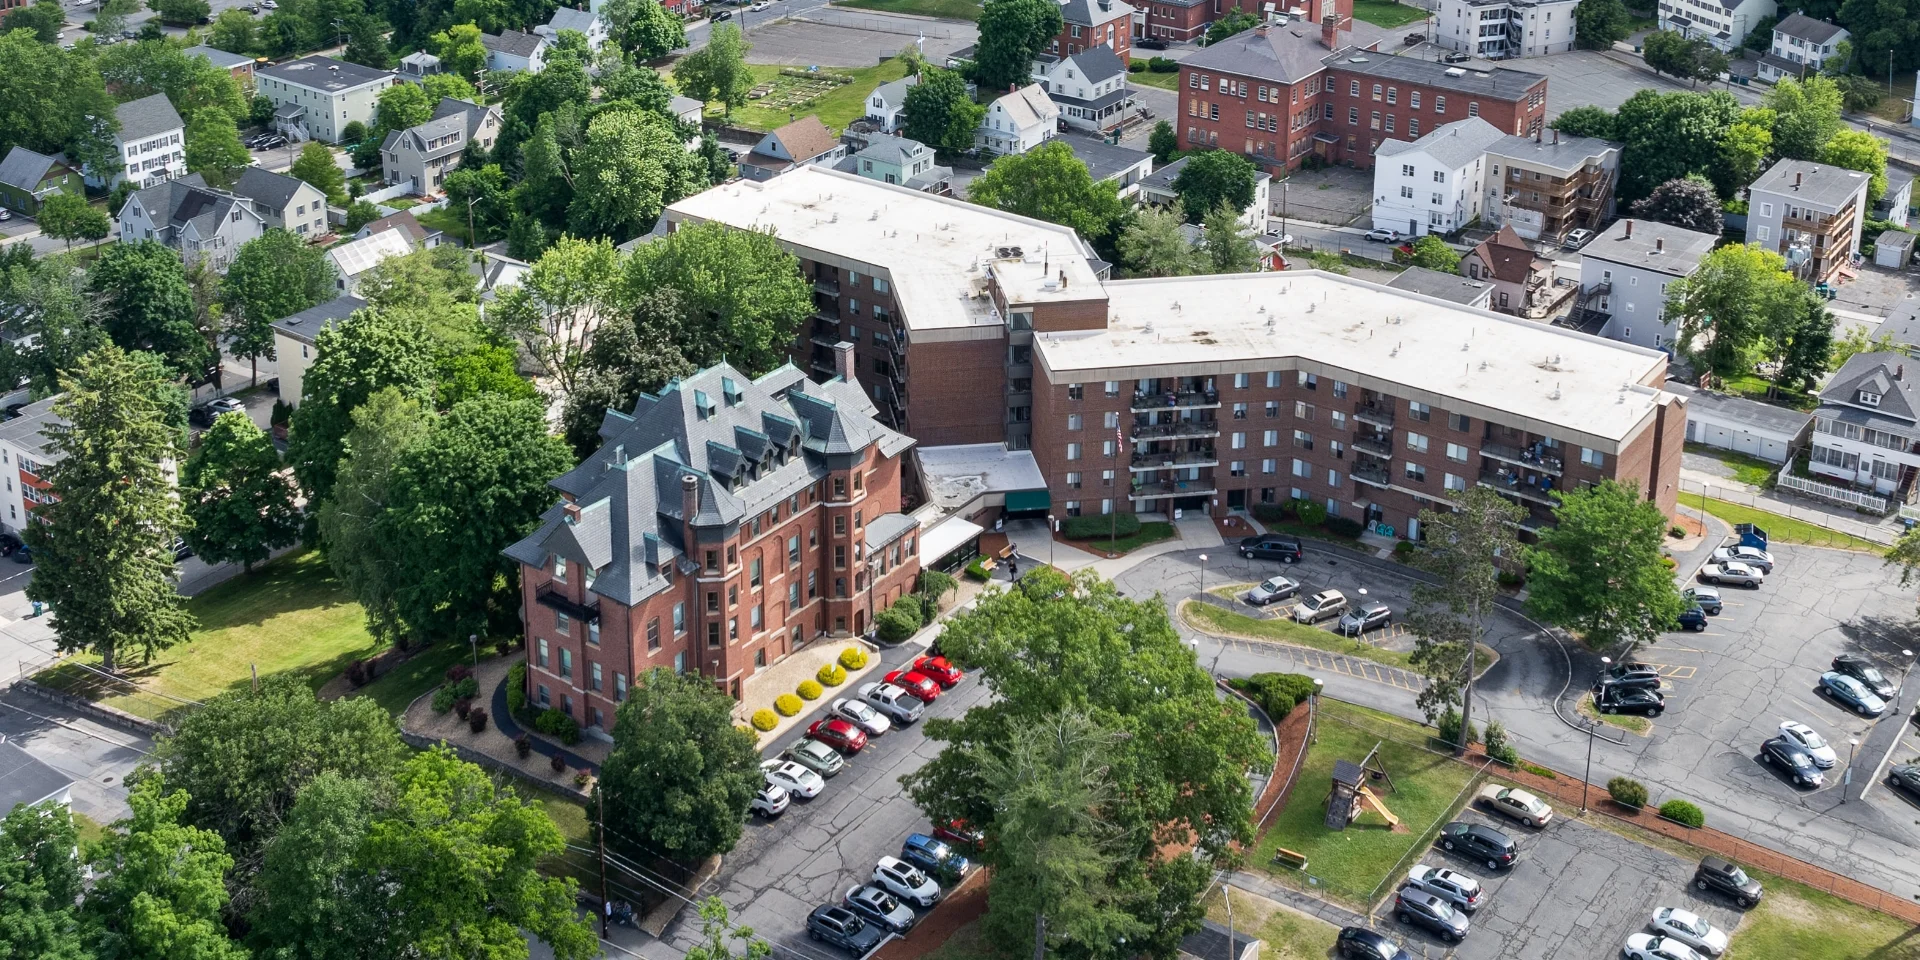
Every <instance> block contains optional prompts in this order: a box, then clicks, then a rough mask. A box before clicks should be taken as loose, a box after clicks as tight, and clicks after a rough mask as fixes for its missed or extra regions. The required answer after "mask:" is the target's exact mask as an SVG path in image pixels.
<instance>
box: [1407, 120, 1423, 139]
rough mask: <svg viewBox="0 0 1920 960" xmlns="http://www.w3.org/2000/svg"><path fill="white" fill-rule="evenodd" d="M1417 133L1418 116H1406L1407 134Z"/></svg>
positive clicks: (1418, 133)
mask: <svg viewBox="0 0 1920 960" xmlns="http://www.w3.org/2000/svg"><path fill="white" fill-rule="evenodd" d="M1419 135H1420V118H1419V117H1408V118H1407V136H1410V137H1417V136H1419Z"/></svg>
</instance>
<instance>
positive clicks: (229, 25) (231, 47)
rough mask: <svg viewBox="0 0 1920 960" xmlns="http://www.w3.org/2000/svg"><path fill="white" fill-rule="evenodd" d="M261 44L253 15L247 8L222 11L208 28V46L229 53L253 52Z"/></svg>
mask: <svg viewBox="0 0 1920 960" xmlns="http://www.w3.org/2000/svg"><path fill="white" fill-rule="evenodd" d="M259 45H260V38H259V33H258V31H257V30H256V28H255V26H254V19H253V15H252V14H250V13H248V12H246V11H245V10H238V9H228V10H222V11H220V15H219V16H217V17H214V18H213V26H212V27H210V28H208V30H207V46H210V47H212V48H214V49H215V50H225V51H226V52H228V53H242V54H245V53H252V52H253V51H254V50H255V49H257V48H258V47H259Z"/></svg>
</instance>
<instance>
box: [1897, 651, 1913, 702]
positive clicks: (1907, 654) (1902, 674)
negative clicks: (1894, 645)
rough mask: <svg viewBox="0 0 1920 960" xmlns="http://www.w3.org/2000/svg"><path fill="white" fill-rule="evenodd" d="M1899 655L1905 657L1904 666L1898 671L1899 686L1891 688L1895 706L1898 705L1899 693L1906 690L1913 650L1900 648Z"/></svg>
mask: <svg viewBox="0 0 1920 960" xmlns="http://www.w3.org/2000/svg"><path fill="white" fill-rule="evenodd" d="M1900 655H1901V656H1903V657H1905V658H1907V659H1906V668H1905V669H1903V670H1901V671H1900V686H1898V687H1895V688H1894V690H1893V705H1894V706H1895V707H1898V706H1900V695H1901V694H1902V693H1905V692H1906V690H1907V674H1910V673H1912V672H1913V651H1912V650H1902V651H1900Z"/></svg>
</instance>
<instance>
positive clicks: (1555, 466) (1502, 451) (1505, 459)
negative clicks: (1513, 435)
mask: <svg viewBox="0 0 1920 960" xmlns="http://www.w3.org/2000/svg"><path fill="white" fill-rule="evenodd" d="M1480 455H1481V456H1483V457H1489V458H1491V459H1494V460H1499V461H1500V462H1502V463H1511V464H1513V465H1514V466H1517V467H1524V468H1526V469H1528V470H1532V471H1534V472H1536V473H1550V474H1553V475H1554V476H1556V477H1557V476H1559V475H1560V474H1561V473H1562V472H1563V471H1564V470H1565V469H1566V465H1565V464H1564V463H1563V462H1562V461H1561V460H1560V458H1559V457H1556V456H1554V455H1553V454H1550V453H1546V452H1544V451H1543V452H1541V453H1539V454H1535V453H1534V452H1533V450H1532V449H1530V448H1529V449H1522V448H1520V447H1510V446H1508V445H1506V444H1504V443H1494V442H1492V441H1482V442H1481V444H1480Z"/></svg>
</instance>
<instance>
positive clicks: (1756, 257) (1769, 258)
mask: <svg viewBox="0 0 1920 960" xmlns="http://www.w3.org/2000/svg"><path fill="white" fill-rule="evenodd" d="M1794 288H1795V281H1794V279H1793V277H1792V276H1791V275H1789V274H1788V273H1787V261H1786V260H1785V259H1783V258H1782V257H1781V256H1780V255H1779V254H1777V253H1774V252H1772V251H1770V250H1763V249H1761V248H1759V247H1757V246H1745V245H1740V244H1734V245H1730V246H1725V247H1721V248H1719V249H1717V250H1714V251H1713V252H1711V253H1709V254H1707V255H1706V256H1705V257H1704V258H1702V259H1701V261H1700V266H1699V267H1698V268H1696V269H1695V270H1694V272H1693V273H1691V274H1689V275H1688V276H1685V277H1682V278H1680V279H1679V280H1676V281H1674V282H1672V283H1670V284H1668V285H1667V308H1666V313H1665V316H1664V318H1663V319H1665V320H1666V321H1667V322H1668V323H1673V324H1676V325H1677V326H1679V328H1680V337H1679V342H1680V349H1681V350H1684V351H1687V352H1689V353H1693V354H1695V359H1696V362H1698V363H1700V364H1701V365H1702V366H1704V367H1706V368H1707V369H1709V370H1712V371H1713V372H1714V373H1717V374H1720V375H1721V376H1727V375H1730V374H1735V373H1739V372H1741V371H1743V370H1747V369H1749V368H1750V367H1751V366H1752V364H1753V362H1754V361H1755V360H1757V359H1758V352H1759V349H1760V347H1761V342H1760V341H1761V339H1762V338H1763V337H1765V335H1766V333H1767V331H1768V330H1769V329H1770V328H1771V323H1772V318H1773V316H1774V314H1775V311H1777V310H1780V309H1782V308H1783V307H1784V306H1785V305H1786V304H1787V303H1788V302H1789V300H1790V298H1791V297H1792V296H1793V295H1794Z"/></svg>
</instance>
